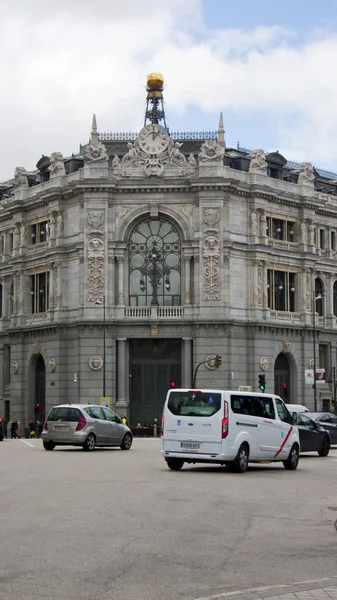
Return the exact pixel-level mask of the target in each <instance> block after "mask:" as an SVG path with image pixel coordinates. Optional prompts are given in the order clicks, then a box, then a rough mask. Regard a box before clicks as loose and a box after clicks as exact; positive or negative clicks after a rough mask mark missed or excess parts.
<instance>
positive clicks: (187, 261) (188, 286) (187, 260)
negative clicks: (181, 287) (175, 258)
mask: <svg viewBox="0 0 337 600" xmlns="http://www.w3.org/2000/svg"><path fill="white" fill-rule="evenodd" d="M184 262H185V304H191V259H190V257H189V256H185V259H184Z"/></svg>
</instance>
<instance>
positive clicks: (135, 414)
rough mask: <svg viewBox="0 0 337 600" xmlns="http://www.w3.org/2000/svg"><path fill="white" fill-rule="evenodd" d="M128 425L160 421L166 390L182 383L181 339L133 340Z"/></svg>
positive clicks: (151, 423) (149, 423) (131, 343)
mask: <svg viewBox="0 0 337 600" xmlns="http://www.w3.org/2000/svg"><path fill="white" fill-rule="evenodd" d="M130 375H131V381H130V409H129V424H130V425H131V426H132V427H133V426H136V425H137V424H138V423H140V424H141V425H142V426H144V425H153V422H154V419H157V420H158V423H160V421H161V417H162V412H163V407H164V402H165V397H166V394H167V390H168V389H169V388H170V386H171V385H172V384H173V385H175V386H176V387H179V386H180V385H181V340H180V339H173V340H156V339H146V340H130Z"/></svg>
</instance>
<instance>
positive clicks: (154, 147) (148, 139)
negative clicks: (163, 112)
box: [138, 123, 170, 155]
mask: <svg viewBox="0 0 337 600" xmlns="http://www.w3.org/2000/svg"><path fill="white" fill-rule="evenodd" d="M169 142H170V136H169V134H168V133H167V131H166V129H164V127H162V126H161V125H157V124H156V123H150V124H149V125H145V127H143V129H141V130H140V132H139V135H138V145H139V147H140V148H141V150H143V152H146V153H147V154H151V155H153V154H161V153H162V152H164V150H166V149H167V148H168V145H169Z"/></svg>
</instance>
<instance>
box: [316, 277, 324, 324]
mask: <svg viewBox="0 0 337 600" xmlns="http://www.w3.org/2000/svg"><path fill="white" fill-rule="evenodd" d="M316 298H317V300H316ZM314 308H315V312H317V313H318V314H319V316H320V317H322V316H323V283H322V280H321V279H320V278H319V277H316V279H315V307H314Z"/></svg>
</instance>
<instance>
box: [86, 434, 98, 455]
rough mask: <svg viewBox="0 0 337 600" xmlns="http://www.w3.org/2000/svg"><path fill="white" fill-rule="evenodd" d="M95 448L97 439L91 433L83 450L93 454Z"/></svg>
mask: <svg viewBox="0 0 337 600" xmlns="http://www.w3.org/2000/svg"><path fill="white" fill-rule="evenodd" d="M95 446H96V438H95V436H94V434H93V433H89V435H88V437H87V439H86V440H85V442H84V444H83V450H85V451H86V452H92V451H93V450H95Z"/></svg>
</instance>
